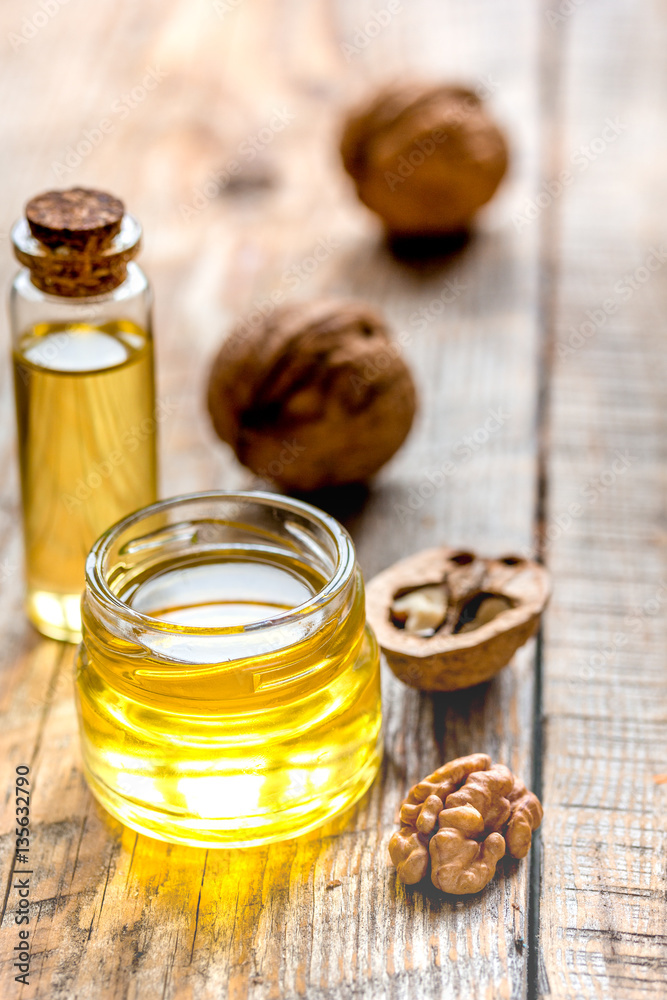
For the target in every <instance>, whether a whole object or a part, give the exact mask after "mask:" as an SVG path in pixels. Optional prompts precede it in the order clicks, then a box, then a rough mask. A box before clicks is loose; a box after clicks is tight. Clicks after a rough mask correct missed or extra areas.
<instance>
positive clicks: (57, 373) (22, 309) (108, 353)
mask: <svg viewBox="0 0 667 1000" xmlns="http://www.w3.org/2000/svg"><path fill="white" fill-rule="evenodd" d="M12 235H13V239H14V246H15V251H16V255H17V257H18V258H19V260H20V261H21V262H22V263H23V264H24V265H25V267H24V268H23V270H21V271H20V272H19V274H18V275H17V278H16V280H15V282H14V286H13V288H12V295H11V318H12V328H13V330H12V332H13V362H14V365H13V367H14V386H15V398H16V412H17V426H18V442H19V465H20V473H21V496H22V512H23V536H24V550H25V572H26V610H27V613H28V616H29V618H30V619H31V620H32V622H33V623H34V624H35V625H36V627H37V628H38V629H39V630H40V631H41V632H43V633H44V634H46V635H49V636H52V637H54V638H57V639H65V640H70V641H75V640H77V639H78V638H80V627H81V615H80V602H81V593H82V591H83V587H84V567H85V560H86V556H87V554H88V552H89V550H90V548H91V546H92V544H93V542H94V541H95V539H96V538H98V537H99V535H100V534H101V533H102V532H103V531H105V530H106V528H108V527H109V526H110V525H111V524H113V523H114V522H115V521H117V520H118V519H119V518H121V517H123V516H125V515H126V514H128V513H130V512H131V511H132V510H135V509H136V508H138V507H142V506H145V505H146V504H147V503H151V502H152V501H153V500H155V497H156V488H157V487H156V476H157V470H156V423H157V421H156V413H155V393H154V379H153V347H152V337H151V329H150V305H151V293H150V288H149V286H148V282H147V280H146V278H145V276H144V275H143V273H142V272H141V270H140V269H139V268H138V267H137V265H136V264H134V263H133V262H131V261H130V257H131V256H133V254H134V253H136V251H137V249H138V246H139V238H140V229H139V227H138V224H137V223H136V221H135V220H134V219H132V218H131V217H129V216H127V215H126V214H125V213H124V209H123V206H122V203H121V202H118V200H117V199H115V198H111V197H110V196H108V195H105V194H103V193H102V192H92V191H85V190H82V189H77V188H75V189H73V190H72V191H69V192H49V193H47V194H45V195H41V196H39V197H38V198H35V199H33V201H31V202H29V204H28V206H27V209H26V218H25V219H22V220H20V221H19V223H17V225H16V226H15V227H14V232H13V234H12Z"/></svg>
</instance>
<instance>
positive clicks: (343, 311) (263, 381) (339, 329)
mask: <svg viewBox="0 0 667 1000" xmlns="http://www.w3.org/2000/svg"><path fill="white" fill-rule="evenodd" d="M208 408H209V412H210V414H211V419H212V421H213V425H214V427H215V429H216V431H217V433H218V434H219V436H220V437H221V438H222V440H223V441H227V442H228V443H229V444H230V445H231V446H232V448H233V449H234V451H235V452H236V455H237V457H238V459H239V461H240V462H242V464H243V465H245V466H247V467H248V468H249V469H252V471H253V472H255V473H256V474H257V475H259V476H262V477H264V478H267V479H273V480H274V481H275V482H277V483H279V484H280V485H281V486H283V487H284V488H285V489H287V490H297V491H304V492H305V491H311V490H316V489H320V488H322V487H327V486H339V485H342V484H345V483H356V482H362V481H364V480H366V479H368V478H369V477H370V476H372V475H373V474H374V473H375V472H377V471H378V469H379V468H380V467H381V466H382V465H384V463H385V462H387V461H388V460H389V459H390V458H391V457H392V455H393V454H394V452H395V451H396V450H397V449H398V448H399V447H400V445H401V444H402V443H403V441H404V439H405V438H406V436H407V434H408V431H409V430H410V427H411V425H412V420H413V417H414V414H415V409H416V390H415V386H414V382H413V380H412V375H411V374H410V370H409V369H408V367H407V365H406V364H405V362H404V361H403V359H402V357H401V348H400V347H399V346H398V345H397V344H396V343H392V341H391V340H390V339H389V335H388V331H387V327H386V325H385V323H384V320H383V319H382V317H381V316H380V315H379V314H378V313H377V312H376V311H375V310H374V309H371V308H370V307H369V306H367V305H365V304H364V303H359V302H347V301H341V300H336V299H331V300H326V299H325V300H317V301H310V302H298V303H293V304H291V305H286V306H282V307H280V308H277V309H275V310H274V311H273V312H272V313H271V314H270V315H269V316H267V317H265V318H264V319H263V320H262V322H261V323H259V324H256V325H252V324H251V323H250V322H249V321H241V322H240V323H239V324H238V325H237V326H236V328H235V329H234V330H233V331H232V333H231V334H230V335H229V337H228V338H227V339H226V340H225V341H224V342H223V344H222V347H221V348H220V351H219V353H218V355H217V357H216V359H215V361H214V362H213V368H212V371H211V376H210V380H209V387H208Z"/></svg>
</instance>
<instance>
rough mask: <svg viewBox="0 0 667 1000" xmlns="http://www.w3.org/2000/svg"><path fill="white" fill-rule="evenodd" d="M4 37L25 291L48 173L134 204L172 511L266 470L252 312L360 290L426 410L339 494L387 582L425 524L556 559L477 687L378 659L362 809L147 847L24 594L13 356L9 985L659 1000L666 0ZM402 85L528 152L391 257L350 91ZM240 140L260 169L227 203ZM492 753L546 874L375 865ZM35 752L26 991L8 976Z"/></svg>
mask: <svg viewBox="0 0 667 1000" xmlns="http://www.w3.org/2000/svg"><path fill="white" fill-rule="evenodd" d="M377 11H388V12H389V15H388V17H386V16H384V15H383V16H381V17H379V21H385V22H386V21H388V23H386V24H384V25H383V26H382V27H381V30H380V29H378V30H376V27H375V26H376V25H377V24H378V23H379V21H378V20H376V21H372V20H371V19H372V15H373V12H377ZM368 24H370V28H367V27H366V25H368ZM0 50H1V52H2V55H1V59H0V107H1V108H2V116H3V141H2V143H1V144H0V177H1V178H2V189H3V196H2V200H1V204H0V231H1V232H0V235H1V236H2V246H1V249H2V255H1V256H2V269H3V272H4V273H5V278H6V281H7V282H8V281H9V280H10V277H11V275H12V273H13V272H14V270H15V266H16V265H15V263H14V262H13V261H12V259H11V254H10V249H9V242H8V239H7V230H8V228H9V226H10V225H11V222H12V221H13V219H14V218H15V217H16V216H17V215H18V214H19V212H20V210H21V207H22V205H23V203H24V202H25V200H26V199H27V198H28V197H29V196H30V195H32V194H34V193H36V192H37V191H40V190H43V189H45V188H48V187H54V186H56V187H65V186H70V185H72V184H79V183H84V184H86V183H87V184H93V185H96V186H101V187H106V188H108V189H109V190H111V191H113V192H116V193H118V194H119V195H121V196H122V197H123V198H124V199H125V201H126V203H127V204H128V206H129V208H130V209H131V210H132V211H133V212H135V213H136V214H137V215H138V216H139V217H140V218H141V219H142V221H143V223H144V225H145V232H146V239H145V249H144V252H143V257H142V261H143V264H144V266H145V268H146V270H147V271H148V272H149V274H150V275H151V277H152V278H153V280H154V284H155V289H156V295H157V309H156V329H157V342H158V352H159V361H158V395H159V397H160V399H161V400H163V401H164V402H165V403H166V404H168V405H167V406H166V412H167V413H168V416H167V417H166V418H165V419H164V421H163V423H162V426H161V428H160V429H161V435H162V436H161V457H162V494H163V495H165V496H167V495H170V494H173V493H178V492H186V491H191V490H196V489H207V488H235V487H238V486H242V485H243V486H245V485H249V484H251V483H254V482H255V481H253V480H252V479H251V478H250V476H249V474H248V473H247V472H246V471H245V470H244V469H242V468H241V467H240V466H239V465H238V464H237V463H236V462H235V461H234V459H233V458H232V457H230V452H229V451H228V449H226V447H225V446H223V445H221V444H220V443H219V442H218V441H217V440H216V439H215V437H214V435H213V433H212V431H211V428H210V427H209V424H208V421H207V417H206V415H205V412H204V409H203V405H202V399H203V385H204V382H205V378H206V371H207V366H208V365H209V363H210V358H211V355H212V352H213V351H214V350H215V347H216V345H217V343H218V342H219V339H220V338H221V336H222V335H223V333H224V331H225V330H227V329H228V327H229V325H230V323H231V322H232V321H233V319H234V318H235V317H236V316H237V315H239V314H240V313H242V312H244V311H246V310H247V309H249V308H250V307H252V306H255V307H259V306H260V304H261V303H263V302H265V301H266V299H267V297H268V296H269V295H270V293H271V292H272V291H274V290H276V289H279V290H281V291H283V292H285V294H286V295H289V296H294V297H307V296H311V295H317V294H319V293H322V292H325V293H331V294H334V295H341V296H346V295H354V296H359V297H363V298H365V299H367V300H368V301H370V302H373V303H376V304H377V305H379V306H381V307H382V308H383V309H384V310H385V312H386V314H387V316H388V318H389V320H390V323H391V325H392V327H393V329H394V330H395V331H396V333H398V332H399V331H407V332H409V333H410V336H409V337H408V338H407V344H406V347H405V357H406V359H407V360H408V362H409V363H410V364H411V365H412V367H413V369H414V371H415V375H416V379H417V381H418V384H419V390H420V395H421V410H420V415H419V419H418V422H417V424H416V427H415V429H414V431H413V433H412V435H411V437H410V439H409V441H408V443H407V444H406V446H405V447H404V448H403V449H402V450H401V451H400V452H399V454H398V455H397V456H396V458H395V459H394V460H393V461H392V462H391V463H390V465H388V466H387V467H386V468H385V469H384V470H383V472H382V473H381V474H380V476H379V477H378V479H377V481H376V482H375V483H374V484H373V486H372V489H371V490H370V493H369V494H368V496H367V497H365V498H363V497H358V496H351V497H348V498H347V505H346V506H343V507H342V508H341V507H340V506H339V507H338V509H337V511H336V512H337V513H338V514H339V516H340V517H341V519H342V520H343V521H344V523H345V524H346V525H347V527H348V528H349V530H350V531H351V533H352V535H353V537H354V539H355V542H356V544H357V548H358V553H359V558H360V561H361V564H362V567H363V570H364V573H365V574H366V576H367V578H369V577H370V576H371V575H373V574H374V573H375V572H377V571H378V570H380V569H382V568H384V567H385V566H387V565H389V564H390V563H391V562H393V561H394V560H395V559H397V558H400V557H403V556H405V555H408V554H410V553H412V552H413V551H416V550H418V549H420V548H423V547H426V546H429V545H436V544H439V543H442V542H451V543H452V544H456V545H463V546H473V547H475V548H476V549H477V550H478V551H480V552H483V553H489V554H495V553H498V554H501V553H506V552H507V551H508V550H510V549H514V550H517V551H519V552H524V553H532V552H536V553H537V554H538V555H540V556H541V557H542V558H543V559H544V560H545V562H546V563H547V565H548V566H549V567H550V569H551V570H552V572H553V576H554V596H553V600H552V603H551V606H550V609H549V611H548V614H547V615H546V619H545V622H544V629H543V634H542V636H541V638H540V640H539V641H537V642H531V643H530V644H529V645H528V646H527V647H525V648H524V649H523V650H522V651H521V652H520V654H519V655H518V656H517V657H516V659H515V661H514V662H513V664H512V665H511V666H510V667H508V668H507V669H506V670H505V671H503V672H502V674H501V675H500V676H499V677H497V678H496V680H495V681H494V682H492V683H491V684H489V685H487V686H483V687H481V688H476V689H473V690H470V691H466V692H463V693H459V694H457V695H453V696H445V695H442V696H437V697H430V696H421V697H420V696H419V695H418V694H417V693H415V692H413V691H411V690H408V689H407V688H405V687H403V686H402V685H401V684H400V683H399V682H398V681H396V680H395V679H394V678H393V676H391V675H390V674H389V672H388V671H387V672H386V674H385V676H384V678H383V685H384V688H383V699H384V714H385V723H386V737H385V738H386V756H385V762H384V766H383V770H382V773H381V776H380V778H379V779H378V780H377V782H376V783H375V785H374V786H373V788H372V790H371V791H370V793H369V794H368V795H367V796H366V798H365V800H364V801H363V802H362V803H361V804H360V806H359V807H358V808H357V809H355V810H354V811H353V814H352V815H348V816H345V817H342V818H341V820H340V821H338V822H336V823H333V824H331V825H330V826H328V827H326V828H325V829H322V830H321V831H317V833H315V834H313V835H310V836H306V837H303V838H301V839H299V840H294V841H290V842H287V843H283V844H279V845H275V846H271V847H265V848H261V849H257V850H251V851H244V852H241V851H209V852H206V851H203V850H194V849H191V850H188V849H184V848H180V847H171V846H167V845H165V844H162V843H159V842H157V841H153V840H150V839H148V838H145V837H142V836H136V835H135V834H134V833H133V832H132V831H130V830H127V829H123V828H122V827H121V826H120V824H118V823H117V822H115V821H112V820H111V819H110V818H109V817H107V816H106V815H105V814H104V813H103V811H102V810H101V809H100V808H99V807H98V806H97V805H96V803H95V802H94V800H93V799H92V797H91V795H90V794H89V792H88V790H87V788H86V785H85V783H84V781H83V778H82V775H81V765H80V755H79V745H78V736H77V730H76V721H75V712H74V706H73V698H72V648H71V647H69V646H63V645H59V644H57V643H55V642H50V641H46V640H43V639H41V638H40V637H39V636H38V635H37V634H36V633H35V632H34V631H33V630H32V629H31V628H30V627H29V626H28V625H27V624H26V622H25V620H24V618H23V615H22V611H21V598H22V586H23V584H22V569H21V538H20V531H19V521H18V487H17V467H16V455H15V451H16V448H15V429H14V420H13V414H12V407H13V404H12V398H11V387H10V375H9V369H8V365H7V364H5V365H4V366H3V369H2V396H1V406H2V420H1V435H0V462H1V464H2V468H3V472H4V475H3V477H2V481H1V483H0V489H1V493H0V538H1V539H2V549H3V551H2V553H1V557H0V586H1V587H2V601H1V603H0V630H1V634H2V644H1V645H0V664H1V669H2V695H1V703H0V708H1V710H2V723H1V725H0V771H1V774H2V778H1V781H0V790H1V794H2V795H3V801H4V809H3V820H2V824H3V825H2V832H3V837H2V841H1V858H0V866H1V867H0V870H1V872H2V886H3V898H4V910H3V914H4V915H3V921H2V930H1V932H0V933H1V940H2V967H1V969H0V975H1V977H2V979H1V982H0V996H2V997H3V998H4V997H7V998H12V997H18V998H26V1000H28V998H33V997H35V998H37V997H38V998H40V1000H65V998H77V1000H88V998H91V1000H92V998H95V1000H98V998H99V1000H111V998H113V1000H116V998H131V1000H134V998H141V1000H145V998H148V1000H152V998H154V997H155V998H164V1000H209V998H211V1000H212V998H218V997H227V996H229V997H231V998H234V1000H242V998H246V997H248V998H252V1000H264V998H267V1000H268V998H278V1000H292V998H297V997H298V998H301V997H305V998H308V1000H344V998H352V997H354V998H360V1000H382V998H385V997H386V998H392V1000H399V998H401V1000H412V998H424V1000H430V998H438V997H447V998H450V997H451V998H455V997H460V998H465V1000H473V998H522V997H531V998H532V997H537V996H547V997H551V998H553V1000H566V998H567V1000H570V998H586V1000H588V998H596V1000H597V998H610V1000H624V998H628V1000H634V998H637V1000H639V998H641V1000H646V998H647V997H664V996H665V995H666V994H667V948H666V943H667V917H666V913H667V908H666V905H665V847H666V843H665V841H666V837H665V834H666V820H665V815H666V808H665V806H666V804H667V784H666V783H661V781H660V776H661V775H665V772H667V708H666V702H665V694H667V682H666V677H667V675H666V673H665V665H664V653H663V649H664V642H661V639H663V640H664V622H665V616H664V606H665V601H666V599H667V567H666V566H665V559H666V556H667V552H666V548H665V546H666V543H667V522H666V520H665V510H664V497H665V472H664V469H665V441H666V440H667V427H666V426H665V423H666V421H665V405H664V402H665V380H666V376H667V346H666V345H665V339H664V335H663V329H662V328H663V326H664V315H665V310H666V307H667V268H665V264H666V263H667V237H666V233H665V229H666V224H667V171H666V170H665V144H666V141H667V117H666V116H665V102H666V100H667V62H666V60H665V52H666V50H667V6H666V5H665V3H664V2H661V0H653V2H649V0H646V2H644V3H638V2H637V0H546V2H544V3H541V2H537V0H507V2H505V3H502V4H500V3H497V2H494V0H466V2H463V0H402V2H400V3H398V4H397V3H396V2H394V3H391V4H390V3H389V2H388V0H387V2H385V0H218V2H217V3H216V2H214V0H142V2H141V3H137V2H136V0H95V2H94V3H92V2H85V0H68V2H67V3H66V2H65V0H43V2H42V3H40V2H38V0H30V2H28V0H25V2H20V0H4V2H3V3H2V6H1V7H0ZM414 75H417V76H425V77H428V78H431V77H434V78H447V79H458V80H465V81H468V82H470V83H471V84H472V85H473V86H476V87H480V88H484V90H485V91H486V93H488V94H490V98H489V100H490V104H491V107H492V108H493V111H494V114H495V115H496V116H497V118H498V120H499V121H500V122H502V123H503V125H504V126H505V128H506V129H507V131H508V133H509V136H510V138H511V144H512V150H513V158H512V169H511V174H510V176H509V178H508V180H507V181H506V183H505V184H504V186H503V188H502V191H501V192H500V193H499V195H498V197H497V199H496V200H495V201H494V203H493V204H492V205H491V206H490V207H489V209H488V210H487V211H486V212H485V214H484V215H483V216H482V217H480V221H479V227H478V230H477V232H476V234H475V235H474V238H473V239H472V240H471V241H470V242H469V243H468V245H466V246H465V247H463V248H461V249H460V250H459V251H458V252H456V253H452V254H450V255H448V256H447V255H442V256H430V257H426V256H423V257H421V258H419V257H414V256H412V257H410V258H407V259H401V258H398V257H396V256H395V255H393V254H392V253H391V252H390V250H389V249H388V248H387V246H386V245H385V243H384V242H383V239H382V234H381V231H380V228H379V226H378V225H377V223H376V221H375V220H374V219H373V218H372V217H371V216H370V215H369V214H368V213H367V212H366V211H365V209H363V207H362V206H361V205H359V204H358V203H357V202H356V200H355V197H354V196H353V192H352V189H351V185H350V183H349V182H348V180H347V179H346V177H345V176H344V174H343V173H342V171H341V168H340V164H339V162H338V157H337V152H336V136H337V133H338V130H339V125H340V118H341V114H342V112H343V109H344V108H345V107H347V106H348V105H349V104H350V102H354V101H355V100H356V99H357V98H358V97H359V96H360V95H362V94H363V93H365V92H366V91H367V90H369V89H370V88H371V87H372V86H373V85H374V84H375V83H378V82H380V81H383V80H385V79H386V78H387V77H392V76H414ZM277 113H278V114H279V115H280V116H281V120H282V126H281V128H280V129H277V128H275V124H276V120H275V119H274V128H273V131H270V133H267V131H266V129H267V128H269V129H270V122H271V120H272V118H274V116H275V115H276V114H277ZM104 119H106V120H107V122H110V123H111V127H110V128H107V130H106V132H102V130H101V129H100V123H101V122H102V120H104ZM262 130H264V131H262ZM98 132H99V135H98ZM253 137H258V138H257V139H256V142H255V146H256V147H257V149H256V155H255V156H252V155H251V153H250V152H249V150H250V149H251V144H252V140H253ZM82 142H83V145H81V144H82ZM86 143H88V145H86ZM77 146H78V147H79V150H80V151H79V152H78V153H77ZM81 151H83V153H81ZM234 159H236V160H239V161H240V162H241V165H242V172H241V173H240V175H238V176H236V177H234V178H233V180H232V181H231V182H230V183H229V184H223V185H222V186H221V189H220V190H219V191H216V185H215V184H211V183H210V178H211V176H212V175H214V174H215V173H216V172H220V171H222V172H223V174H224V171H225V169H226V167H227V166H228V165H229V163H230V161H232V160H234ZM207 182H208V184H207ZM321 240H323V241H324V246H325V247H326V250H325V251H321V250H320V251H319V253H318V255H319V257H322V258H323V259H322V260H321V261H318V262H317V266H313V260H314V258H313V254H314V251H315V249H316V248H317V246H318V243H319V241H321ZM320 246H322V244H320ZM443 298H445V299H447V300H448V301H447V304H446V305H445V306H444V308H443V305H442V302H443ZM422 309H423V310H426V312H425V314H423V317H424V319H425V320H426V321H425V322H424V321H422V318H421V317H420V316H419V310H422ZM3 323H4V319H3ZM5 330H6V324H5ZM5 340H7V335H6V334H5ZM6 346H7V345H6ZM493 415H495V416H496V420H495V421H492V422H489V418H490V417H492V416H493ZM490 427H492V428H494V429H493V430H489V428H490ZM449 461H451V462H452V463H453V465H454V471H453V472H451V470H450V474H448V475H447V476H446V477H444V482H443V483H442V485H441V486H440V487H439V488H438V489H437V490H435V491H434V492H433V494H432V495H429V496H427V497H425V498H421V497H420V495H419V488H420V486H423V484H424V483H427V482H428V474H429V473H433V471H434V470H436V469H438V468H441V467H442V465H443V464H445V463H447V462H449ZM422 493H426V494H428V493H429V490H428V489H424V490H422ZM411 500H412V508H411V507H410V501H411ZM478 750H484V751H488V752H489V753H491V754H492V755H493V756H494V758H496V759H499V760H502V761H504V762H506V763H507V764H509V765H510V766H511V767H512V768H513V769H514V770H516V771H518V772H519V773H520V774H522V775H523V776H524V777H525V778H526V779H527V780H528V781H529V783H531V784H532V786H533V787H534V788H535V790H536V791H538V793H541V794H542V796H543V800H544V805H545V821H544V826H543V830H542V832H541V835H540V836H538V837H537V838H536V843H535V847H534V849H533V852H532V855H531V858H530V861H529V862H523V863H520V864H508V863H503V864H501V870H500V874H499V877H497V878H496V880H495V881H494V882H493V883H492V884H491V885H490V886H489V887H488V888H487V889H486V890H485V891H484V892H483V893H481V894H480V895H479V896H476V897H473V898H465V899H462V900H459V901H456V900H453V899H451V898H443V897H441V896H439V895H438V894H437V893H435V892H433V893H423V892H421V891H420V890H414V889H407V890H406V888H405V887H403V886H402V885H401V884H400V883H399V882H397V880H396V877H395V874H394V872H393V870H392V869H391V868H390V867H389V865H388V859H387V842H388V840H389V837H390V836H391V833H392V831H393V829H394V822H395V816H396V811H397V806H398V804H399V802H400V800H401V798H402V797H403V795H404V793H405V790H406V788H407V787H408V786H409V785H410V784H412V783H413V782H414V781H416V780H418V779H419V778H420V777H422V776H423V775H424V774H425V773H427V772H428V771H429V770H431V769H432V768H434V767H435V766H437V765H438V764H440V763H441V762H442V761H444V760H447V759H449V758H451V757H455V756H457V755H459V754H464V753H469V752H471V751H478ZM24 763H25V764H28V765H29V766H30V768H31V775H32V782H33V784H32V818H33V839H32V850H31V868H32V869H33V871H34V874H33V876H32V892H31V897H30V921H31V922H30V928H31V940H32V947H33V959H32V974H31V978H30V985H29V986H21V985H20V984H17V983H15V982H14V979H13V976H14V974H15V973H14V970H13V968H12V962H13V958H12V956H13V954H14V953H13V950H12V949H13V948H14V945H15V944H16V943H17V930H18V928H17V927H16V925H15V923H14V916H15V912H16V902H17V896H16V891H15V890H14V889H12V888H11V886H12V865H13V855H14V849H15V835H14V832H13V819H14V800H13V792H12V782H13V776H14V773H15V768H16V766H17V765H20V764H24ZM334 879H337V880H340V882H341V885H340V886H339V887H337V888H334V889H328V888H327V883H329V882H330V881H332V880H334Z"/></svg>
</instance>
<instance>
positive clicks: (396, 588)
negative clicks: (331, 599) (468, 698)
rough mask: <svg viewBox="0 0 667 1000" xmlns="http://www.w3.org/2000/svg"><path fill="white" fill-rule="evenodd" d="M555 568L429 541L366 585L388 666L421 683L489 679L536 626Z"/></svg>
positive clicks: (441, 686)
mask: <svg viewBox="0 0 667 1000" xmlns="http://www.w3.org/2000/svg"><path fill="white" fill-rule="evenodd" d="M549 592H550V585H549V574H548V573H547V571H546V569H545V568H544V567H543V566H540V565H539V564H538V563H536V562H533V561H532V560H529V559H523V558H521V557H519V556H514V555H509V556H505V557H503V558H500V559H481V558H479V557H478V556H476V555H475V554H474V553H472V552H467V551H462V550H460V549H453V548H446V547H443V548H438V549H427V550H425V551H423V552H419V553H417V555H414V556H410V557H409V558H408V559H402V560H401V561H400V562H397V563H394V565H393V566H391V567H390V568H389V569H386V570H384V572H382V573H380V574H379V575H378V576H376V577H375V578H374V579H373V580H371V582H370V583H369V585H368V589H367V593H366V608H367V615H368V619H369V621H370V623H371V625H372V627H373V629H374V630H375V634H376V635H377V637H378V640H379V642H380V645H381V646H382V649H383V651H384V653H385V656H386V657H387V662H388V663H389V666H390V667H391V669H392V670H393V672H394V673H395V674H396V676H397V677H398V678H399V680H402V681H404V683H406V684H409V685H410V687H415V688H419V689H421V690H422V691H455V690H457V689H458V688H466V687H472V685H474V684H481V683H482V682H483V681H487V680H489V679H490V678H491V677H493V676H494V674H496V673H497V672H498V671H499V670H501V669H502V668H503V667H504V666H506V665H507V664H508V663H509V661H510V660H511V659H512V657H513V656H514V653H515V652H516V651H517V649H518V648H519V647H520V646H522V645H523V644H524V643H525V642H526V641H527V640H528V639H529V638H530V636H531V635H533V633H534V632H535V631H536V629H537V627H538V624H539V620H540V615H541V613H542V611H543V610H544V607H545V605H546V603H547V601H548V599H549Z"/></svg>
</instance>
